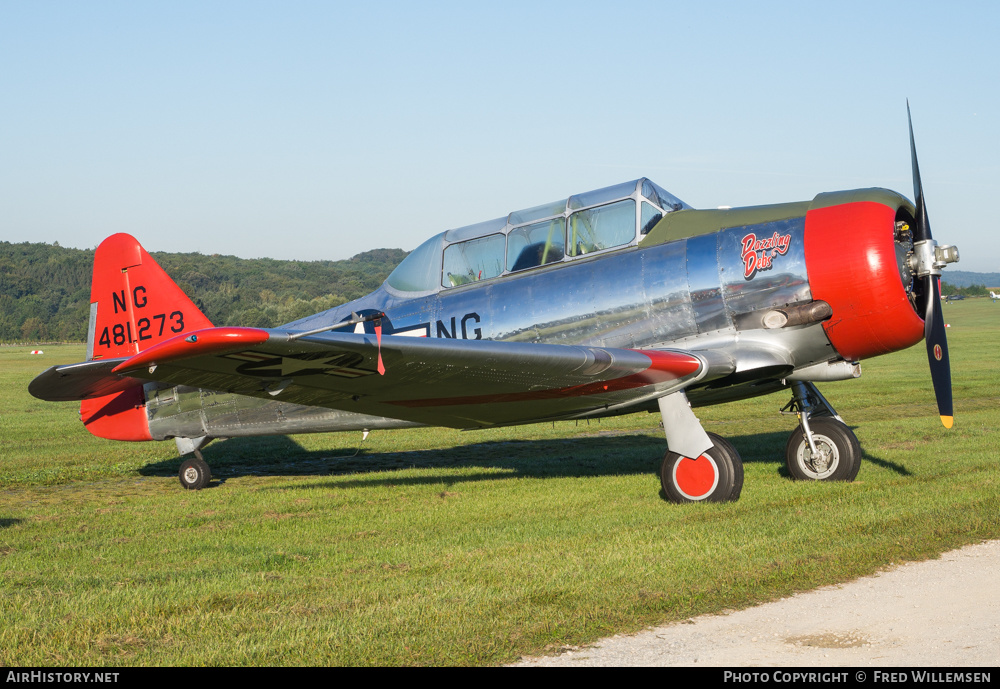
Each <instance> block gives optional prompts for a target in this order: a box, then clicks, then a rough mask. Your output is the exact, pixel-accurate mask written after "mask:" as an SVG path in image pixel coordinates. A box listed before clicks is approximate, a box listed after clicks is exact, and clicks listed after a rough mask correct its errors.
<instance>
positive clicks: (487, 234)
mask: <svg viewBox="0 0 1000 689" xmlns="http://www.w3.org/2000/svg"><path fill="white" fill-rule="evenodd" d="M681 208H690V206H688V205H687V204H686V203H684V202H683V201H681V200H680V199H678V198H677V197H676V196H674V195H673V194H671V193H669V192H667V191H666V190H664V189H663V188H661V187H659V186H657V185H656V184H654V183H653V182H651V181H649V180H648V179H646V178H645V177H643V178H641V179H637V180H634V181H632V182H625V183H623V184H616V185H614V186H611V187H605V188H603V189H597V190H595V191H588V192H586V193H584V194H577V195H575V196H570V197H569V198H568V199H564V200H562V201H557V202H555V203H546V204H544V205H541V206H535V207H534V208H527V209H525V210H520V211H514V212H513V213H510V214H509V215H507V216H505V217H502V218H497V219H496V220H489V221H487V222H481V223H478V224H476V225H467V226H466V227H460V228H458V229H455V230H447V231H446V232H442V233H441V234H439V235H436V236H434V237H431V238H430V239H428V240H427V241H426V242H424V243H423V244H421V245H420V246H419V247H417V248H416V249H414V250H413V251H412V252H411V253H410V255H409V256H407V257H406V258H405V259H404V260H403V262H402V263H400V264H399V265H398V266H397V267H396V269H395V270H394V271H392V274H390V275H389V278H388V279H387V280H386V282H387V283H388V285H389V287H390V288H392V289H393V290H396V291H401V292H430V291H435V290H438V289H442V288H444V289H447V288H451V287H458V286H459V285H466V284H470V283H473V282H479V281H481V280H489V279H491V278H495V277H499V276H501V275H507V274H510V273H517V272H520V271H522V270H527V269H529V268H534V267H536V266H543V265H548V264H550V263H560V262H565V261H572V260H574V259H577V258H580V257H582V256H589V255H591V254H594V253H598V252H602V251H610V250H612V249H617V248H621V247H624V246H629V245H631V244H637V243H638V242H640V241H642V238H643V237H645V236H646V233H647V232H649V230H650V229H651V228H652V227H653V225H655V224H656V223H657V221H659V220H660V218H662V217H663V215H664V213H670V212H671V211H675V210H680V209H681Z"/></svg>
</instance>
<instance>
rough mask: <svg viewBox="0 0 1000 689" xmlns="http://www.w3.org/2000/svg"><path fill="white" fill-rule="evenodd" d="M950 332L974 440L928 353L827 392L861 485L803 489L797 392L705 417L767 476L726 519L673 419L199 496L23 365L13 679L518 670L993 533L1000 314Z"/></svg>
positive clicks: (955, 324) (6, 539)
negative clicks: (943, 396) (667, 496)
mask: <svg viewBox="0 0 1000 689" xmlns="http://www.w3.org/2000/svg"><path fill="white" fill-rule="evenodd" d="M944 313H945V319H946V321H947V322H948V323H949V324H950V325H951V326H952V327H951V328H949V330H948V337H949V342H950V345H951V357H952V373H953V378H954V393H955V408H956V412H955V417H956V421H955V428H953V429H951V430H950V431H949V430H945V429H944V428H943V427H942V426H941V423H940V421H939V420H938V417H937V413H936V410H935V408H934V404H933V394H932V392H931V390H930V375H929V373H928V371H927V363H926V353H925V351H924V348H923V345H922V344H920V345H918V346H917V347H914V348H912V349H910V350H908V351H906V352H900V353H897V354H894V355H891V356H887V357H882V358H879V359H873V360H871V361H867V362H865V363H864V364H863V371H864V374H863V376H862V377H861V379H860V380H856V381H847V382H841V383H832V384H827V385H823V386H821V389H822V390H823V392H824V394H825V395H826V396H827V398H828V399H829V400H830V401H831V403H832V404H833V405H834V406H836V407H837V410H838V411H839V412H840V414H841V415H842V416H844V418H845V420H846V421H847V422H848V423H849V424H850V425H851V426H852V427H853V428H854V429H855V432H856V433H857V435H858V438H859V439H860V441H861V445H862V448H863V449H864V452H865V460H866V461H865V462H864V464H863V466H862V469H861V473H860V474H859V476H858V480H857V481H855V482H854V483H850V484H830V483H796V482H793V481H791V480H790V479H789V478H788V476H787V472H786V471H785V469H784V459H783V457H784V446H785V441H786V439H787V437H788V434H789V433H790V432H791V430H792V429H793V427H794V420H793V419H791V418H789V417H784V416H781V415H779V414H778V409H779V408H780V407H781V406H782V405H783V404H784V403H785V402H787V397H786V395H784V394H782V395H780V396H779V395H775V396H771V397H764V398H759V399H756V400H748V401H746V402H740V403H734V404H730V405H724V406H719V407H712V408H703V409H699V410H697V411H698V415H699V417H700V418H701V419H702V420H703V422H704V423H705V426H706V428H707V429H708V430H710V431H714V432H717V433H719V434H721V435H723V436H725V437H727V438H729V439H730V440H731V441H732V442H733V444H734V445H735V446H736V447H737V449H738V450H739V451H740V453H741V454H742V456H743V459H744V462H745V470H746V480H745V484H744V488H743V495H742V498H741V499H740V501H739V502H737V503H733V504H724V505H685V506H677V505H671V504H668V503H666V502H664V501H663V499H662V498H661V497H660V494H659V491H660V489H659V481H658V478H657V477H656V471H657V469H658V465H659V459H660V456H661V454H662V452H663V448H664V441H663V436H662V431H661V430H660V429H659V428H658V421H659V418H658V416H655V415H650V414H635V415H631V416H626V417H619V418H616V419H611V420H604V421H603V422H601V423H597V422H591V423H590V424H586V423H581V424H579V425H578V424H576V423H573V422H563V423H556V424H554V425H553V424H544V425H536V426H527V427H521V428H509V429H499V430H491V431H476V432H468V433H462V432H458V431H451V430H442V429H418V430H411V431H391V432H375V433H373V434H372V436H371V437H369V439H368V440H367V441H366V442H365V443H364V444H363V445H362V446H361V449H360V451H358V452H357V455H356V456H353V455H355V452H356V451H357V450H358V443H359V442H360V434H354V433H352V434H339V435H306V436H294V437H292V438H270V439H250V440H230V441H224V442H217V443H215V444H213V445H210V446H209V447H208V448H207V449H206V451H205V453H204V454H205V459H206V460H207V461H208V462H209V463H210V464H211V466H212V469H213V473H214V474H215V477H216V480H215V481H214V482H213V484H212V485H211V486H210V487H209V488H208V489H206V490H203V491H200V492H197V493H189V492H184V491H183V490H182V489H181V487H180V484H179V483H178V480H177V475H176V474H177V468H178V466H179V464H180V460H179V458H178V457H177V456H176V452H175V447H174V444H173V443H172V442H166V443H113V442H109V441H104V440H100V439H97V438H94V437H92V436H90V435H89V434H88V433H87V432H86V430H85V429H84V428H83V427H82V425H81V424H80V423H79V418H78V409H77V405H76V404H75V403H65V404H51V403H44V402H40V401H38V400H35V399H34V398H32V397H30V396H29V395H28V393H27V390H26V388H27V385H28V382H29V381H30V380H31V378H32V377H33V376H34V375H35V374H37V373H38V372H39V371H40V370H41V369H43V368H45V367H47V366H50V365H53V364H56V363H67V362H71V361H79V360H82V358H83V349H84V348H83V347H82V346H62V347H49V348H46V349H45V354H44V355H43V356H41V357H39V356H32V355H30V354H29V351H30V348H27V347H23V348H14V347H0V386H2V388H0V389H2V390H3V392H2V394H0V434H2V436H0V438H2V443H0V590H2V595H0V665H22V666H23V665H62V666H66V665H101V666H119V665H284V664H295V665H431V664H450V665H462V664H469V665H481V664H499V663H505V662H510V661H514V660H516V659H517V658H518V657H519V656H521V655H525V654H539V653H545V652H555V651H557V650H558V649H559V648H560V647H561V646H563V645H569V644H584V643H587V642H590V641H593V640H596V639H598V638H600V637H602V636H606V635H610V634H614V633H621V632H629V631H635V630H639V629H642V628H643V627H645V626H648V625H651V624H657V623H663V622H668V621H672V620H682V619H685V618H687V617H690V616H692V615H696V614H700V613H707V612H719V611H723V610H726V609H733V608H740V607H745V606H749V605H752V604H754V603H758V602H761V601H766V600H772V599H775V598H778V597H782V596H785V595H788V594H790V593H793V592H795V591H801V590H806V589H811V588H814V587H816V586H820V585H823V584H831V583H835V582H840V581H845V580H848V579H852V578H855V577H858V576H861V575H864V574H869V573H872V572H874V571H876V570H878V569H879V568H882V567H885V566H887V565H889V564H890V563H898V562H901V561H906V560H915V559H924V558H929V557H934V556H935V555H937V554H939V553H941V552H943V551H945V550H949V549H951V548H955V547H957V546H960V545H964V544H968V543H974V542H979V541H982V540H986V539H992V538H998V537H1000V509H998V508H1000V469H998V467H997V458H998V455H1000V432H998V431H997V421H998V419H1000V412H998V409H1000V376H998V374H997V368H998V364H1000V349H998V347H997V345H996V342H997V341H998V340H1000V306H994V305H993V304H992V303H991V301H990V300H989V299H967V300H965V301H963V302H958V303H955V304H948V305H946V306H945V307H944Z"/></svg>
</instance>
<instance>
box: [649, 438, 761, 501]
mask: <svg viewBox="0 0 1000 689" xmlns="http://www.w3.org/2000/svg"><path fill="white" fill-rule="evenodd" d="M708 437H709V439H710V440H711V441H712V442H713V443H714V445H713V447H710V448H709V449H708V450H706V451H705V453H704V454H702V455H701V457H698V458H697V459H691V458H690V457H685V456H683V455H679V454H677V453H676V452H670V451H669V450H667V453H666V454H665V455H664V456H663V464H661V465H660V485H662V486H663V492H664V494H665V495H666V496H667V499H668V500H670V501H671V502H679V503H680V502H703V501H705V502H735V501H736V500H739V498H740V492H741V491H742V490H743V461H742V460H741V459H740V455H739V453H738V452H737V451H736V448H735V447H733V446H732V445H731V444H730V443H729V441H727V440H726V439H725V438H722V437H720V436H718V435H716V434H715V433H709V434H708Z"/></svg>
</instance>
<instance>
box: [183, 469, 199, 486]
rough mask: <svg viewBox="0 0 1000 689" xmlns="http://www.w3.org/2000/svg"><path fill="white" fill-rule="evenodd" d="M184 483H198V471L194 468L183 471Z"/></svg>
mask: <svg viewBox="0 0 1000 689" xmlns="http://www.w3.org/2000/svg"><path fill="white" fill-rule="evenodd" d="M184 481H185V483H189V484H194V483H197V481H198V470H197V469H195V468H194V467H188V468H187V469H185V470H184Z"/></svg>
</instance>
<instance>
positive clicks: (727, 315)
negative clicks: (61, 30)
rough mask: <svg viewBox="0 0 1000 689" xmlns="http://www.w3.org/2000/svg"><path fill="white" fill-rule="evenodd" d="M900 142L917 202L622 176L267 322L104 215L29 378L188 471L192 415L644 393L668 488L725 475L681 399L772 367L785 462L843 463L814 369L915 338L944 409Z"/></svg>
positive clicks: (635, 397)
mask: <svg viewBox="0 0 1000 689" xmlns="http://www.w3.org/2000/svg"><path fill="white" fill-rule="evenodd" d="M910 147H911V157H912V164H913V184H914V196H915V201H916V203H915V204H913V203H911V202H910V201H908V200H907V199H906V198H904V197H903V196H901V195H900V194H897V193H896V192H892V191H888V190H885V189H860V190H855V191H842V192H833V193H827V194H820V195H818V196H816V197H815V198H814V199H813V200H812V201H803V202H801V203H787V204H779V205H771V206H758V207H750V208H735V209H729V210H695V209H692V208H690V207H689V206H687V205H686V204H685V203H683V202H682V201H680V200H679V199H677V198H676V197H675V196H673V195H671V194H669V193H667V192H666V191H664V190H663V189H661V188H660V187H658V186H657V185H655V184H653V183H652V182H650V181H649V180H647V179H640V180H636V181H634V182H627V183H625V184H619V185H617V186H613V187H608V188H606V189H599V190H597V191H592V192H588V193H585V194H579V195H576V196H571V197H569V198H568V199H564V200H561V201H558V202H556V203H549V204H545V205H543V206H537V207H534V208H528V209H526V210H522V211H517V212H514V213H510V214H509V215H507V216H505V217H503V218H498V219H497V220H492V221H489V222H484V223H480V224H477V225H472V226H469V227H463V228H460V229H457V230H450V231H447V232H443V233H442V234H439V235H437V236H436V237H433V238H431V239H429V240H428V241H427V242H425V243H424V244H422V245H421V246H420V247H418V248H417V249H416V250H414V251H413V252H412V253H411V254H410V255H409V256H407V258H406V259H405V260H404V261H403V262H402V263H401V264H400V265H399V266H398V267H397V268H396V270H395V271H394V272H393V273H392V274H391V275H390V276H389V278H388V279H387V280H386V282H385V284H383V285H382V287H380V288H379V289H378V290H376V291H375V292H373V293H372V294H370V295H368V296H367V297H364V298H362V299H358V300H357V301H354V302H351V303H349V304H345V305H343V306H341V307H338V308H334V309H330V310H329V311H325V312H322V313H318V314H316V315H314V316H310V317H308V318H304V319H302V320H299V321H295V322H293V323H288V324H287V325H284V326H281V327H278V328H273V329H259V328H238V327H221V328H215V327H212V324H211V323H210V322H209V321H208V319H207V318H206V317H205V316H204V315H203V314H202V313H201V312H199V310H198V309H197V307H196V306H195V305H194V303H192V301H191V300H190V299H189V298H188V297H187V296H186V295H184V293H183V292H182V291H181V290H180V288H178V287H177V285H175V284H174V283H173V282H172V281H171V279H170V278H169V277H168V276H167V275H166V273H165V272H164V271H163V270H162V269H161V268H160V267H159V266H158V265H157V264H156V262H155V261H154V260H153V259H152V258H151V257H150V255H149V254H148V253H146V251H145V250H144V249H143V248H142V247H141V246H140V245H139V243H138V242H137V241H136V240H135V239H134V238H132V237H130V236H128V235H125V234H116V235H114V236H112V237H109V238H108V239H106V240H105V241H104V242H103V243H102V244H101V245H100V247H98V249H97V252H96V255H95V258H94V282H93V289H92V292H91V302H92V303H91V311H90V331H89V338H88V344H87V361H85V362H83V363H79V364H72V365H68V366H57V367H53V368H51V369H49V370H47V371H45V372H44V373H42V374H41V375H40V376H38V377H37V378H36V379H35V380H34V381H33V382H32V383H31V386H30V390H31V393H32V394H33V395H35V396H36V397H39V398H41V399H46V400H82V404H81V415H82V418H83V423H84V424H85V425H86V427H87V428H88V429H89V430H90V431H91V432H92V433H93V434H95V435H98V436H101V437H103V438H111V439H115V440H133V441H135V440H165V439H169V438H173V439H175V441H176V442H177V447H178V450H179V452H180V453H181V454H182V455H187V454H193V455H194V457H191V458H188V459H186V460H185V461H184V462H183V463H182V465H181V470H180V479H181V483H182V484H183V485H184V486H185V487H187V488H194V489H198V488H202V487H204V486H205V485H207V484H208V482H209V481H210V480H211V473H210V471H209V468H208V466H207V464H206V463H205V462H204V461H203V459H202V456H201V452H200V450H201V448H203V447H204V446H205V444H206V443H207V442H209V441H210V440H212V439H213V438H231V437H237V436H250V435H272V434H289V433H307V432H308V433H312V432H322V431H344V430H362V429H363V430H368V429H382V428H402V427H406V426H417V425H432V426H450V427H454V428H483V427H488V426H502V425H516V424H527V423H537V422H540V421H550V420H556V419H585V418H594V417H600V416H609V415H614V414H624V413H629V412H634V411H639V410H649V411H659V413H660V414H662V418H663V428H664V430H665V432H666V440H667V446H668V448H669V449H668V450H667V452H666V455H665V456H664V458H663V463H662V466H661V469H660V479H661V483H662V486H663V490H664V492H665V494H666V496H667V497H668V498H669V499H670V500H672V501H675V502H692V501H701V500H709V501H726V500H736V499H737V498H738V497H739V495H740V491H741V490H742V487H743V465H742V463H741V460H740V456H739V454H738V453H737V451H736V449H735V448H734V447H733V446H732V445H731V444H730V443H729V442H727V441H726V440H725V439H723V438H721V437H719V436H717V435H715V434H713V433H706V432H705V430H704V429H703V428H702V426H701V424H700V423H699V421H698V419H697V418H696V417H695V415H694V412H693V411H692V405H694V406H699V405H709V404H718V403H722V402H728V401H732V400H738V399H743V398H747V397H753V396H757V395H764V394H768V393H772V392H777V391H779V390H788V391H790V392H791V401H790V402H789V405H788V408H789V409H790V410H791V411H794V412H796V413H797V414H798V418H799V427H798V428H797V429H796V430H795V431H794V432H793V433H792V435H791V438H789V441H788V446H787V449H786V459H787V462H788V470H789V472H790V473H791V475H792V476H793V477H795V478H797V479H815V480H834V481H850V480H852V479H853V478H854V477H855V476H856V474H857V472H858V469H859V466H860V461H861V449H860V447H859V445H858V441H857V438H856V437H855V436H854V434H853V433H852V432H851V430H850V429H849V428H848V427H847V426H846V425H845V424H844V423H843V421H842V420H841V419H840V417H839V416H838V415H837V413H836V412H835V411H834V410H833V408H832V407H831V406H830V404H829V403H828V402H827V401H826V399H824V397H823V396H822V395H821V394H820V393H819V391H818V390H817V389H816V386H815V382H817V381H829V380H841V379H846V378H856V377H858V376H859V375H860V368H859V363H858V362H859V361H860V360H861V359H863V358H865V357H872V356H878V355H879V354H886V353H888V352H894V351H897V350H900V349H904V348H906V347H909V346H911V345H913V344H915V343H917V342H919V341H920V339H921V338H923V339H925V340H926V342H927V351H928V355H929V356H928V358H929V361H930V367H931V375H932V379H933V383H934V389H935V392H936V396H937V403H938V408H939V411H940V414H941V418H942V421H943V422H944V425H945V426H947V427H950V426H951V423H952V406H951V389H950V388H951V380H950V373H949V368H948V349H947V344H946V342H945V331H944V324H943V322H942V316H941V311H940V296H939V287H938V278H937V276H939V275H940V274H941V268H942V267H943V266H944V265H945V264H946V263H949V262H952V261H956V260H958V253H957V251H956V250H955V249H954V247H945V246H938V245H937V243H936V242H935V241H934V240H933V239H932V238H931V230H930V224H929V223H928V220H927V213H926V209H925V207H924V198H923V192H922V190H921V184H920V173H919V170H918V167H917V157H916V149H915V147H914V145H913V130H912V126H911V128H910ZM831 247H836V250H835V251H833V250H831Z"/></svg>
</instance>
